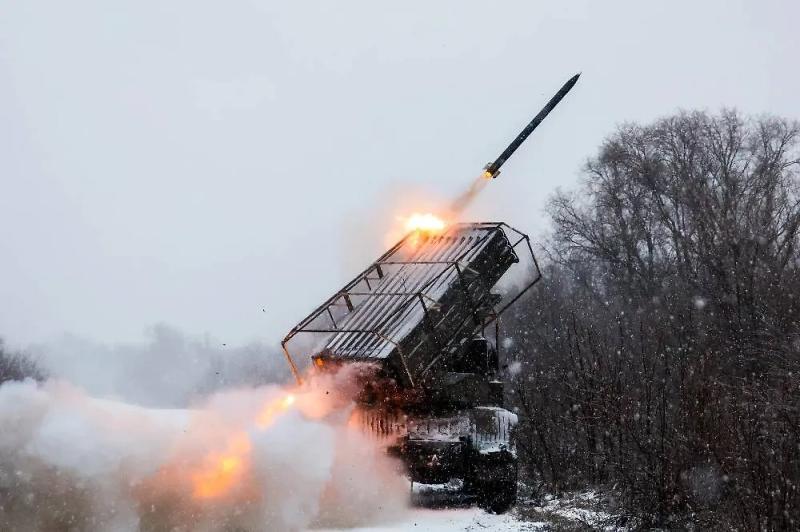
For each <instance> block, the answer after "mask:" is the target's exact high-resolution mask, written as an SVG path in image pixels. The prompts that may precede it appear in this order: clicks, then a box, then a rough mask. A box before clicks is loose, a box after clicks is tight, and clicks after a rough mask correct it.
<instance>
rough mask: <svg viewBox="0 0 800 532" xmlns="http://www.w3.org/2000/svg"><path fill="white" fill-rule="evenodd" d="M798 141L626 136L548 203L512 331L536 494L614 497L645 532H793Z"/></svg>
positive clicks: (679, 121) (783, 131)
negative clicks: (536, 266) (543, 246)
mask: <svg viewBox="0 0 800 532" xmlns="http://www.w3.org/2000/svg"><path fill="white" fill-rule="evenodd" d="M799 138H800V126H798V124H797V123H796V122H792V121H788V120H783V119H778V118H774V117H760V118H754V119H747V118H743V117H742V116H740V115H739V114H737V113H736V112H734V111H723V112H722V113H720V114H718V115H709V114H706V113H702V112H695V113H681V114H679V115H676V116H673V117H669V118H665V119H662V120H659V121H657V122H655V123H654V124H651V125H647V126H639V125H635V124H630V125H625V126H622V127H620V128H619V129H618V131H617V132H615V133H614V134H613V135H611V136H610V137H609V138H608V139H607V140H606V142H605V143H604V144H603V145H602V147H601V149H600V152H599V154H598V156H596V157H595V158H592V159H591V160H589V162H588V163H587V165H586V168H585V172H584V182H583V184H582V186H581V189H580V190H579V191H578V192H577V193H563V192H562V193H558V194H557V195H555V196H554V197H553V198H552V200H551V201H550V204H549V213H550V216H551V218H552V221H553V227H554V232H553V235H552V239H551V241H550V243H549V245H548V251H549V254H550V256H551V257H552V260H551V263H550V264H549V265H548V266H547V267H546V272H547V275H546V278H545V282H544V283H543V284H542V286H541V287H540V288H539V290H538V291H537V292H535V293H534V294H533V296H532V297H531V298H529V299H528V300H527V302H526V305H524V306H523V307H522V308H521V309H520V311H518V312H517V314H516V315H515V316H514V317H513V321H514V327H515V329H516V335H515V340H516V342H515V346H516V347H515V352H514V354H513V355H512V356H516V357H517V358H518V359H519V360H520V361H521V362H523V368H524V371H523V372H521V373H520V375H519V382H518V385H517V387H516V389H515V394H514V400H515V401H517V404H518V407H519V408H521V409H524V410H525V411H526V415H527V416H528V419H529V421H527V422H526V425H525V426H523V438H521V448H522V449H523V450H524V451H525V455H526V457H527V459H528V464H529V471H530V474H531V476H532V477H536V478H538V479H540V480H541V481H542V482H543V483H544V485H546V486H547V487H549V488H550V489H553V490H555V491H557V490H559V489H562V488H563V487H569V486H574V485H580V484H586V483H603V482H610V483H613V484H616V485H617V487H618V489H620V490H621V491H622V492H623V494H624V497H625V500H626V503H627V507H628V508H629V509H631V510H632V512H633V513H635V514H636V516H637V518H638V519H639V522H640V523H643V524H654V525H660V526H664V525H669V524H670V523H673V524H674V520H676V519H682V518H687V517H686V516H694V517H693V518H692V519H694V520H695V522H696V523H701V524H703V519H704V517H703V516H706V515H709V516H711V517H709V519H710V520H709V521H708V522H707V523H705V524H706V525H707V524H708V523H719V522H722V521H720V520H719V519H720V513H719V512H720V511H721V510H720V509H721V508H723V507H724V508H727V510H728V511H727V513H725V515H726V516H728V517H726V519H728V520H729V521H728V522H729V523H733V524H734V525H737V526H743V527H745V528H766V529H780V528H785V527H787V526H789V527H791V526H796V525H795V523H796V520H797V519H800V500H798V494H797V491H796V488H795V487H794V486H796V485H797V484H798V483H800V473H799V472H798V467H799V466H798V456H797V455H798V451H797V445H796V442H797V441H798V440H797V438H796V436H797V432H798V429H797V427H798V426H799V425H797V423H796V422H797V421H798V419H797V416H798V412H800V388H798V386H797V383H796V382H795V381H796V379H797V374H798V371H800V353H798V351H799V350H798V338H800V337H799V336H798V332H799V331H798V324H799V323H800V306H799V305H800V302H799V301H798V298H800V255H799V254H798V246H797V244H798V234H799V233H800V203H799V202H800V194H799V193H798V192H799V191H798V167H800V160H799V159H798V140H799ZM793 438H794V439H793ZM792 442H793V443H792ZM768 503H769V504H768ZM681 516H682V517H681ZM731 520H734V521H731Z"/></svg>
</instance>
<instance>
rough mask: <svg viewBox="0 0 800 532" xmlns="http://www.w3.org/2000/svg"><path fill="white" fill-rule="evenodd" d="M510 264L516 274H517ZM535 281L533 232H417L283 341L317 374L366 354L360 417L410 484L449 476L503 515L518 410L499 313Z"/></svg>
mask: <svg viewBox="0 0 800 532" xmlns="http://www.w3.org/2000/svg"><path fill="white" fill-rule="evenodd" d="M515 272H516V273H515ZM539 278H540V272H539V267H538V264H537V263H536V258H535V256H534V254H533V250H532V248H531V244H530V241H529V239H528V237H527V236H526V235H524V234H522V233H520V232H519V231H517V230H516V229H514V228H512V227H510V226H508V225H507V224H505V223H499V222H496V223H461V224H454V225H451V226H449V227H446V228H445V229H443V230H441V231H440V232H426V231H415V232H412V233H411V234H409V235H407V236H406V237H405V238H403V239H402V240H400V242H398V243H397V244H396V245H395V246H393V247H392V248H391V249H390V250H389V251H387V252H386V253H385V254H383V255H382V256H381V257H379V258H378V259H377V260H376V261H375V262H373V263H372V264H371V265H370V266H369V267H368V268H367V269H366V270H364V271H363V272H361V273H360V274H359V275H358V276H357V277H356V278H355V279H353V280H352V281H351V282H349V283H348V284H347V285H345V286H344V288H342V289H341V290H339V291H337V292H336V293H335V294H334V295H333V296H332V297H330V298H329V299H328V300H327V301H326V302H325V303H323V304H322V305H321V306H319V307H318V308H317V309H315V310H314V311H313V312H312V313H311V314H310V315H309V316H308V317H306V318H305V319H304V320H303V321H301V322H300V323H299V324H298V325H297V326H296V327H294V328H293V329H292V330H291V331H290V332H289V334H288V335H287V336H286V338H285V339H284V340H283V342H282V346H283V348H284V353H285V355H286V357H287V360H288V361H289V364H290V365H291V367H292V370H293V371H294V372H295V376H296V377H297V378H298V379H299V378H300V375H299V372H298V368H297V365H296V363H295V356H294V355H293V353H294V354H297V353H300V352H302V353H303V354H304V355H308V356H310V359H311V363H312V364H313V365H314V367H315V368H317V369H318V370H319V371H326V370H330V369H334V368H338V367H340V366H341V365H343V364H353V363H361V364H368V365H370V366H371V367H373V368H375V369H374V372H372V373H366V375H368V376H367V377H364V379H363V382H362V383H360V384H361V386H360V389H361V392H360V393H359V395H358V398H357V401H358V406H359V408H358V410H357V413H356V421H357V422H358V423H359V424H360V425H361V426H362V427H363V428H364V430H365V431H367V432H369V433H370V434H372V435H373V436H375V437H376V438H380V439H382V440H383V441H385V442H386V446H387V449H388V451H389V452H391V453H393V454H395V455H397V456H398V457H400V458H401V459H402V461H403V463H404V464H405V468H406V472H407V474H408V476H409V478H410V479H411V480H412V482H418V483H424V484H441V483H446V482H448V481H450V480H453V479H456V480H457V481H459V482H460V485H461V486H462V493H463V494H464V495H466V496H468V497H472V498H474V499H475V500H476V501H477V502H478V503H479V504H480V505H481V506H483V507H485V508H487V509H489V510H491V511H494V512H503V511H505V510H506V509H508V508H509V507H510V506H511V505H512V504H513V503H514V502H515V499H516V486H517V457H516V447H515V441H514V428H515V425H516V424H517V415H516V414H514V413H513V412H511V411H509V410H508V409H506V408H504V404H505V402H504V383H503V371H502V370H501V367H500V356H499V353H498V342H500V345H501V346H502V338H501V332H500V321H499V318H500V316H501V315H502V314H503V312H504V311H505V310H507V309H508V308H509V307H510V306H511V305H512V304H513V303H514V302H515V301H517V300H518V299H519V297H520V296H521V295H522V294H523V293H524V292H525V291H527V290H528V289H530V288H531V287H532V286H533V285H534V283H536V282H537V281H538V280H539Z"/></svg>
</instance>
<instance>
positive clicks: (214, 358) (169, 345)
mask: <svg viewBox="0 0 800 532" xmlns="http://www.w3.org/2000/svg"><path fill="white" fill-rule="evenodd" d="M29 350H32V351H33V352H34V353H35V355H36V359H37V360H38V361H39V362H40V363H41V365H42V366H43V367H44V369H45V370H46V372H47V373H48V374H49V375H50V376H52V377H54V378H58V379H63V380H67V381H69V382H71V383H73V384H75V385H77V386H79V387H81V388H83V389H84V390H86V391H87V392H88V393H90V394H91V395H93V396H96V397H105V398H112V399H118V400H123V401H127V402H133V403H136V404H140V405H145V406H158V407H176V406H180V407H184V406H187V405H189V404H190V403H191V401H192V400H194V399H196V398H198V397H201V396H203V395H207V394H208V393H210V392H213V391H216V390H219V389H223V388H230V387H234V386H241V385H252V386H255V385H259V384H268V383H279V382H286V381H287V379H289V378H290V377H291V374H290V372H289V368H288V365H287V364H286V361H285V360H284V358H283V355H282V354H281V353H280V351H279V349H278V348H277V347H273V346H268V345H264V344H262V343H258V342H253V343H250V344H247V345H243V346H233V345H228V344H227V343H225V342H223V341H221V340H217V339H214V338H212V337H210V336H206V337H193V336H190V335H187V334H184V333H183V332H182V331H180V330H178V329H176V328H174V327H172V326H169V325H165V324H158V325H154V326H152V327H150V328H148V329H147V330H146V331H145V336H144V338H143V340H142V341H139V342H129V343H116V344H108V343H100V342H96V341H92V340H89V339H86V338H81V337H78V336H74V335H63V336H61V337H59V338H56V339H54V340H51V341H49V342H47V343H45V344H41V345H38V346H34V347H33V348H31V349H29Z"/></svg>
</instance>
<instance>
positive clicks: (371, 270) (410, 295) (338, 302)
mask: <svg viewBox="0 0 800 532" xmlns="http://www.w3.org/2000/svg"><path fill="white" fill-rule="evenodd" d="M454 225H455V226H456V227H458V226H461V227H467V228H470V229H500V230H502V231H503V233H504V235H505V237H506V238H507V239H508V242H509V244H510V245H511V249H512V250H513V251H514V253H515V254H516V255H517V257H519V256H520V248H521V250H522V251H523V252H524V251H527V253H526V255H527V254H530V257H531V264H532V269H533V272H534V274H533V278H532V280H531V281H530V282H528V283H527V284H526V285H525V286H523V287H522V288H521V289H519V290H518V291H517V292H516V293H515V294H514V295H513V296H512V297H511V299H510V300H508V301H507V302H506V303H505V304H504V305H503V306H502V307H500V308H499V309H496V308H493V312H491V313H489V314H488V315H487V316H486V317H485V318H484V319H483V320H479V317H480V316H479V312H478V309H479V308H481V307H482V305H484V306H485V303H486V299H487V298H488V297H490V296H491V288H492V287H491V286H490V287H486V288H487V290H486V294H485V295H484V297H483V298H481V300H479V301H473V298H472V297H471V294H470V293H469V291H468V290H467V289H466V282H465V279H464V276H463V274H464V271H463V267H462V266H463V265H462V264H460V263H461V261H462V260H463V259H464V257H465V256H467V255H468V254H469V253H470V252H471V251H472V250H474V249H475V248H476V247H477V246H480V245H482V244H483V243H484V242H485V241H486V239H487V238H489V236H490V235H491V233H490V232H487V233H486V235H484V236H483V237H482V238H481V239H479V240H477V241H476V242H475V243H473V244H472V245H471V246H470V247H469V248H467V249H466V250H465V251H464V252H463V253H461V254H460V255H459V256H458V257H457V258H456V259H455V260H451V261H413V260H406V261H403V260H391V259H393V258H394V257H393V255H395V254H396V253H397V251H398V250H399V249H400V248H401V247H402V246H403V245H404V244H405V243H406V241H407V240H408V239H409V238H411V237H412V236H414V233H409V234H408V235H406V236H405V237H403V238H402V239H401V240H400V241H399V242H398V243H397V244H395V245H394V246H392V247H391V248H390V249H389V250H388V251H387V252H386V253H384V254H383V255H381V256H380V257H379V258H378V260H376V261H375V262H373V263H372V264H371V265H370V266H369V267H368V268H366V269H365V270H364V271H362V272H361V273H360V274H359V275H358V276H356V277H355V278H354V279H353V280H352V281H350V282H349V283H347V284H346V285H345V286H344V287H343V288H342V289H340V290H339V291H337V292H336V293H335V294H334V295H333V296H331V297H330V298H328V299H327V300H326V301H325V302H324V303H322V304H321V305H320V306H318V307H317V308H316V309H314V310H313V311H312V312H311V313H310V314H309V315H308V316H306V317H305V318H304V319H303V320H302V321H301V322H300V323H298V324H297V325H296V326H295V327H293V328H292V329H291V330H290V331H289V333H288V334H287V335H286V336H285V337H284V338H283V340H282V341H281V348H282V349H283V353H284V355H285V356H286V360H287V362H288V363H289V367H290V368H291V370H292V374H293V375H294V377H295V379H296V380H297V382H298V383H299V382H301V377H300V373H299V371H298V368H297V365H296V364H295V362H294V359H293V357H292V355H291V353H290V352H289V348H288V345H287V344H288V343H289V342H290V341H291V340H292V339H293V338H294V337H295V336H297V335H299V334H333V333H342V332H345V333H346V332H353V333H368V334H375V335H377V336H379V337H381V338H382V339H383V340H385V341H387V342H390V343H394V344H395V345H397V342H396V341H395V340H393V339H391V338H387V337H385V336H384V335H382V333H381V332H380V331H381V327H382V326H383V325H384V324H386V323H387V322H388V321H389V320H391V319H392V318H393V317H395V316H396V315H397V314H398V313H401V312H404V311H405V310H407V309H408V307H409V305H411V304H414V303H415V301H416V300H417V299H418V300H419V302H420V304H421V306H422V309H423V312H424V318H423V322H424V323H429V321H428V320H429V317H428V305H426V304H425V299H428V300H430V302H431V303H432V304H437V303H438V302H437V301H435V300H433V299H431V298H430V297H429V296H427V295H426V294H425V293H423V292H424V291H425V289H426V288H428V287H430V286H431V285H433V284H434V283H436V282H437V281H438V280H439V279H441V277H442V276H443V275H445V274H446V273H447V272H448V271H451V268H453V269H455V271H456V274H457V276H458V278H459V282H460V283H461V285H462V286H463V287H465V289H464V292H465V295H466V296H467V301H468V303H469V304H470V306H471V307H472V311H473V312H472V314H473V318H474V319H473V320H469V319H467V320H464V321H463V322H462V323H461V324H459V325H458V327H456V328H455V330H454V331H453V333H452V334H451V335H449V337H448V338H446V339H441V338H438V337H436V336H434V337H435V338H436V340H435V341H436V342H437V344H441V345H442V346H447V345H448V344H449V342H450V340H451V339H452V338H453V337H455V336H456V334H458V333H459V332H461V331H462V329H463V327H464V326H466V325H467V323H466V322H468V321H473V322H474V324H473V328H474V329H475V330H478V329H485V328H486V327H487V326H488V325H490V324H492V323H493V322H494V323H495V329H496V331H495V332H496V334H499V324H498V321H499V320H498V319H499V317H500V315H501V314H503V312H505V311H506V310H507V309H508V308H509V307H511V306H512V305H513V304H514V303H516V302H517V301H518V300H519V298H520V297H522V296H523V295H524V294H525V293H526V292H527V291H528V290H530V289H531V288H532V287H533V286H534V285H535V284H536V283H537V282H538V281H539V280H540V279H541V277H542V275H541V271H540V269H539V263H538V262H537V260H536V256H535V255H534V253H533V247H532V246H531V243H530V239H529V238H528V236H527V235H525V234H524V233H522V232H520V231H518V230H517V229H515V228H513V227H511V226H510V225H508V224H506V223H504V222H479V223H461V224H454ZM514 235H516V237H517V238H512V237H513V236H514ZM404 264H447V265H448V266H447V267H446V268H444V269H443V270H442V271H441V272H439V273H438V274H437V275H435V276H434V277H433V278H431V279H430V280H428V281H427V282H426V283H425V284H424V285H423V286H421V287H420V288H419V290H417V291H412V292H403V291H399V292H394V291H393V292H364V291H361V290H358V288H357V287H358V286H359V285H360V284H361V283H365V284H366V286H367V288H368V289H370V288H371V285H370V282H369V281H370V279H373V280H374V279H376V278H377V279H381V278H383V277H384V272H383V268H382V266H391V265H404ZM371 274H372V275H373V276H372V277H370V275H371ZM375 276H377V277H375ZM376 295H386V296H396V297H404V298H406V299H405V300H404V301H403V302H402V303H401V304H400V305H399V306H398V307H397V308H396V309H395V310H393V311H392V312H389V313H388V314H387V315H386V316H385V317H383V319H381V321H380V322H379V323H378V324H377V325H376V326H375V327H373V328H372V329H344V328H341V327H339V326H338V325H337V323H336V319H334V310H337V312H338V308H340V307H342V306H345V307H347V309H348V310H347V313H350V312H352V311H353V310H354V308H355V307H354V305H353V303H352V300H353V297H351V296H354V297H355V298H360V297H371V296H376ZM342 302H343V303H342ZM324 315H327V318H328V320H329V322H330V326H329V327H324V326H323V327H321V328H320V327H312V324H313V323H314V322H315V321H316V320H317V319H319V318H320V317H322V316H324ZM340 321H341V320H340ZM434 332H436V331H434ZM441 356H442V354H440V355H439V356H437V357H435V358H434V360H433V361H431V363H430V364H429V365H428V366H427V367H426V368H425V369H424V370H423V371H424V372H426V371H428V370H429V369H430V368H431V367H432V366H434V365H435V363H436V362H437V361H438V360H439V359H440V358H441ZM400 359H401V362H402V364H403V366H404V369H405V371H406V373H407V375H408V378H409V380H410V382H411V384H412V386H413V385H414V384H413V379H412V377H411V374H410V373H409V372H408V368H407V366H406V361H405V357H404V356H403V353H402V352H400Z"/></svg>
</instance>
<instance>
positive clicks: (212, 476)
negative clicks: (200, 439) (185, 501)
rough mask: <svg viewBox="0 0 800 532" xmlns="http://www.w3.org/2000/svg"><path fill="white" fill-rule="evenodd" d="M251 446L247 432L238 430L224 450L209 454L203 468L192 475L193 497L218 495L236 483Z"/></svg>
mask: <svg viewBox="0 0 800 532" xmlns="http://www.w3.org/2000/svg"><path fill="white" fill-rule="evenodd" d="M252 447H253V446H252V444H251V443H250V438H249V437H248V436H247V433H245V432H239V433H236V434H234V435H233V436H232V437H231V438H230V439H229V440H228V444H227V445H226V447H225V451H224V452H222V453H211V454H209V455H208V456H207V457H206V459H205V464H204V467H203V469H201V470H200V471H199V472H197V473H194V474H193V475H192V484H193V485H194V496H195V498H198V499H211V498H214V497H219V496H220V495H223V494H224V493H227V492H228V491H229V490H230V489H231V488H232V487H233V486H234V485H236V484H238V483H239V481H240V480H241V478H242V477H243V476H244V474H245V465H246V462H247V461H248V458H249V456H250V450H251V449H252Z"/></svg>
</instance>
